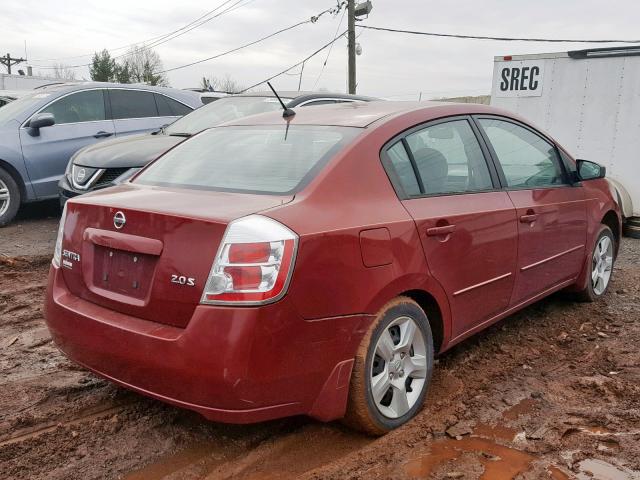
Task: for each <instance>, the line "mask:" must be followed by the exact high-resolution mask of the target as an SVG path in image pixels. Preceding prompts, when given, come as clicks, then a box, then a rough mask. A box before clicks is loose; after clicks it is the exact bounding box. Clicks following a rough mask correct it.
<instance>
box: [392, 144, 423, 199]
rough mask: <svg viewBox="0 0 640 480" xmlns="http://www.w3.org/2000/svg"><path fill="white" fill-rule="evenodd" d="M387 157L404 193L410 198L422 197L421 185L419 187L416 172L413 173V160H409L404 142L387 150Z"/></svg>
mask: <svg viewBox="0 0 640 480" xmlns="http://www.w3.org/2000/svg"><path fill="white" fill-rule="evenodd" d="M387 156H388V157H389V161H390V162H391V165H392V166H393V171H394V172H395V174H396V176H397V180H398V182H399V183H400V185H401V186H402V189H403V190H404V193H406V194H407V195H408V196H410V197H411V196H416V195H420V194H421V191H420V185H418V180H417V178H416V174H415V172H414V171H413V166H412V165H411V160H410V159H409V155H407V151H406V150H405V148H404V145H403V144H402V142H398V143H396V144H395V145H394V146H393V147H391V148H390V149H389V150H387Z"/></svg>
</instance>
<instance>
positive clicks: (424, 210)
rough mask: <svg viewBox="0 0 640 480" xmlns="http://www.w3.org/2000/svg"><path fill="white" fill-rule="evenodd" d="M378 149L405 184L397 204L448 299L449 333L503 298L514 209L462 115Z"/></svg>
mask: <svg viewBox="0 0 640 480" xmlns="http://www.w3.org/2000/svg"><path fill="white" fill-rule="evenodd" d="M386 155H387V158H388V161H389V163H391V165H393V168H394V169H395V170H396V172H397V176H398V178H399V179H400V181H401V182H403V183H405V184H406V187H405V191H406V192H407V194H408V195H407V196H408V197H409V198H408V199H405V200H403V202H402V203H403V205H404V206H405V208H406V209H407V211H408V212H409V214H410V215H411V216H412V217H413V219H414V221H415V223H416V227H417V229H418V232H419V234H420V238H421V241H422V246H423V249H424V253H425V256H426V260H427V264H428V267H429V270H430V273H431V274H432V275H433V277H434V278H435V279H436V280H437V281H438V282H439V283H440V285H441V286H442V288H443V289H444V290H445V291H446V293H447V296H448V298H449V301H450V307H451V312H452V318H453V324H452V336H453V338H452V339H453V340H455V338H456V337H459V336H460V335H463V334H464V333H465V332H468V331H469V330H472V329H473V328H475V327H478V326H479V325H481V324H482V323H484V322H487V321H490V320H491V319H492V318H493V317H495V316H496V315H498V314H499V313H501V312H502V311H504V310H506V309H507V307H508V305H509V300H510V298H511V293H512V289H513V284H514V279H515V268H516V255H517V253H516V252H517V241H518V239H517V226H516V214H515V209H514V207H513V204H512V203H511V201H510V199H509V196H508V194H507V193H506V192H503V191H500V190H499V186H498V183H497V178H496V176H495V172H494V173H493V174H492V173H491V170H490V167H489V164H488V163H487V160H486V157H485V153H484V152H483V150H482V148H481V146H480V143H479V142H478V138H477V136H476V133H474V129H473V127H472V124H471V121H470V119H469V118H466V117H462V118H461V117H457V118H456V119H451V120H447V121H440V122H437V123H430V124H427V126H425V127H424V128H421V129H419V130H417V131H413V132H411V133H409V134H408V135H407V136H406V137H405V138H404V139H402V140H401V141H399V142H398V143H396V144H395V145H393V146H392V147H391V148H389V149H388V150H387V152H386ZM413 172H415V173H416V174H417V176H416V177H415V179H414V177H413Z"/></svg>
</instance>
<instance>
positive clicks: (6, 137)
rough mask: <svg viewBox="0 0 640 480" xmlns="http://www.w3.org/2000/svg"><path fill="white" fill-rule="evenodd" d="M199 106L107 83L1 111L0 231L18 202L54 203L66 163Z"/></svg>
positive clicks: (45, 93) (27, 98)
mask: <svg viewBox="0 0 640 480" xmlns="http://www.w3.org/2000/svg"><path fill="white" fill-rule="evenodd" d="M200 106H202V101H201V99H200V95H199V94H198V93H196V92H189V91H184V90H176V89H168V88H160V87H148V86H145V85H135V86H123V85H121V84H110V83H93V82H84V83H64V84H56V85H51V86H47V87H44V88H39V89H37V90H34V91H32V92H31V93H29V94H28V95H24V96H22V97H20V98H18V99H17V100H14V101H13V102H11V103H9V104H7V105H5V106H4V107H2V108H0V226H3V225H6V224H7V223H9V222H10V221H11V219H13V217H14V216H15V214H16V213H17V211H18V208H19V207H20V205H21V204H22V203H26V202H32V201H36V200H45V199H49V198H55V197H57V195H58V181H59V180H60V178H61V177H62V175H63V174H64V172H65V169H66V167H67V164H68V162H69V158H70V157H71V156H72V155H73V154H74V153H75V152H76V151H77V150H79V149H80V148H82V147H84V146H86V145H90V144H94V143H96V142H98V141H100V140H102V139H105V138H109V137H112V136H115V137H118V136H122V135H130V134H133V133H142V132H148V131H152V130H157V129H158V128H160V127H161V126H163V125H166V124H169V123H171V122H173V121H174V120H175V119H177V118H179V117H181V116H183V115H184V114H186V113H188V112H191V111H192V110H194V109H196V108H198V107H200Z"/></svg>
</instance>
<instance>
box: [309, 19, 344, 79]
mask: <svg viewBox="0 0 640 480" xmlns="http://www.w3.org/2000/svg"><path fill="white" fill-rule="evenodd" d="M346 13H347V10H346V9H345V10H343V11H342V17H341V18H340V23H339V24H338V28H336V33H334V37H335V36H336V35H337V34H338V31H339V30H340V27H341V26H342V22H343V21H344V15H345V14H346ZM332 51H333V43H332V44H331V47H330V48H329V51H328V52H327V58H325V59H324V63H323V64H322V69H321V70H320V73H319V74H318V78H316V81H315V83H314V84H313V88H312V90H315V89H316V85H318V82H319V81H320V77H322V74H323V73H324V69H325V68H326V66H327V62H328V61H329V57H330V56H331V52H332Z"/></svg>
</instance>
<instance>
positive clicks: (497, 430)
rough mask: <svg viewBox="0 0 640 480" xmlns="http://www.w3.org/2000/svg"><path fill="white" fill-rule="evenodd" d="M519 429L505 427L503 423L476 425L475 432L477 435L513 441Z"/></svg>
mask: <svg viewBox="0 0 640 480" xmlns="http://www.w3.org/2000/svg"><path fill="white" fill-rule="evenodd" d="M517 434H518V431H517V430H516V429H514V428H509V427H503V426H501V425H496V426H492V425H485V424H479V425H476V426H475V427H474V429H473V434H472V435H474V436H476V437H484V438H493V439H495V440H505V441H507V442H512V441H513V439H514V438H515V436H516V435H517Z"/></svg>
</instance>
